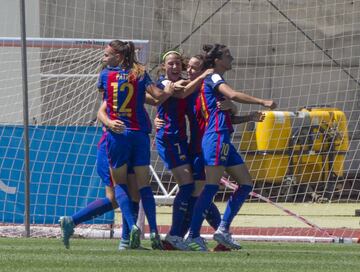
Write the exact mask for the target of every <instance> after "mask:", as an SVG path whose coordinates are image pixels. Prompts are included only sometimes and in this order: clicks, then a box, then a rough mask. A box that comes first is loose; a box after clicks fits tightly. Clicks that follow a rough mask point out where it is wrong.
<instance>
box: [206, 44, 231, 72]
mask: <svg viewBox="0 0 360 272" xmlns="http://www.w3.org/2000/svg"><path fill="white" fill-rule="evenodd" d="M225 48H226V45H224V44H218V43H215V44H214V45H211V44H204V45H203V51H204V68H205V69H207V68H213V67H214V66H215V59H219V58H221V57H222V55H223V54H224V51H225Z"/></svg>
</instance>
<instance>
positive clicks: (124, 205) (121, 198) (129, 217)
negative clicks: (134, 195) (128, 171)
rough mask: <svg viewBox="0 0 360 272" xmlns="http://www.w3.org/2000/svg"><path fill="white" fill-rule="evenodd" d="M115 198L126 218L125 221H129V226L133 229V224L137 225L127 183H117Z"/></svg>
mask: <svg viewBox="0 0 360 272" xmlns="http://www.w3.org/2000/svg"><path fill="white" fill-rule="evenodd" d="M115 199H116V201H117V203H118V205H119V207H120V209H121V212H122V214H123V216H124V218H125V222H126V223H127V225H128V227H129V228H130V229H131V228H132V227H133V225H135V222H134V218H133V208H132V204H131V199H130V197H129V192H128V188H127V185H126V184H117V185H115Z"/></svg>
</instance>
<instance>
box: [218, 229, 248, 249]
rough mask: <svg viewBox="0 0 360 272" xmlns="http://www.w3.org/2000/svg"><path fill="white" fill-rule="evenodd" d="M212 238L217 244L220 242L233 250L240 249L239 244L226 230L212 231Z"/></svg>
mask: <svg viewBox="0 0 360 272" xmlns="http://www.w3.org/2000/svg"><path fill="white" fill-rule="evenodd" d="M214 240H215V241H216V242H218V243H219V244H222V245H223V246H225V247H227V248H230V249H234V250H239V249H241V245H240V244H238V243H237V242H236V241H235V240H234V239H233V238H232V237H231V233H230V232H227V231H221V230H219V229H218V230H217V231H215V233H214Z"/></svg>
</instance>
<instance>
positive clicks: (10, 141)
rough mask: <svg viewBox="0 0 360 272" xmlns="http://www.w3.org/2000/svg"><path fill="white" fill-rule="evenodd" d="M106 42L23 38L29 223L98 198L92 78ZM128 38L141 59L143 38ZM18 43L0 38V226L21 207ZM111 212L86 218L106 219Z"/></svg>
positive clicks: (12, 220)
mask: <svg viewBox="0 0 360 272" xmlns="http://www.w3.org/2000/svg"><path fill="white" fill-rule="evenodd" d="M110 41H111V40H110V39H97V40H96V39H57V38H55V39H50V38H27V47H28V63H29V65H28V68H29V71H28V74H29V115H30V127H29V142H30V173H31V176H30V180H31V186H30V192H31V193H30V223H31V224H34V225H40V226H41V225H54V224H57V220H58V219H59V217H60V216H61V215H71V214H73V213H74V212H76V211H78V210H79V209H81V208H83V207H85V206H86V205H87V203H90V202H91V201H93V200H95V199H97V198H99V197H105V190H104V186H103V185H102V184H101V181H100V178H99V177H98V174H97V172H96V147H97V142H98V141H99V139H100V138H101V134H102V129H101V127H100V126H98V125H97V123H96V112H97V108H98V106H99V105H100V102H101V95H99V94H98V92H97V89H96V82H97V78H98V74H99V72H100V70H99V67H100V65H101V58H102V56H103V50H104V47H105V46H106V44H108V43H109V42H110ZM131 41H133V42H134V44H135V48H136V53H137V55H138V59H139V61H140V62H142V63H144V64H146V62H147V59H148V44H149V42H148V41H147V40H131ZM19 46H20V39H19V38H11V37H0V60H1V62H2V67H3V68H2V69H0V92H1V97H0V116H1V117H0V154H1V155H0V166H1V170H0V224H22V223H23V209H24V205H25V204H24V199H25V197H24V194H25V190H24V182H23V179H24V174H23V172H22V169H23V165H24V150H23V133H24V131H23V126H22V107H21V101H22V99H21V97H22V95H21V58H20V54H19V52H18V51H19V48H18V47H19ZM94 120H95V121H94ZM113 215H114V214H113V213H108V214H106V215H105V216H102V217H99V218H97V219H94V220H92V221H91V223H96V224H110V223H113V218H114V216H113ZM38 233H41V231H39V232H38ZM2 234H3V233H2V232H1V235H2ZM19 235H21V232H19Z"/></svg>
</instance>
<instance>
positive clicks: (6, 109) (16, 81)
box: [0, 0, 40, 124]
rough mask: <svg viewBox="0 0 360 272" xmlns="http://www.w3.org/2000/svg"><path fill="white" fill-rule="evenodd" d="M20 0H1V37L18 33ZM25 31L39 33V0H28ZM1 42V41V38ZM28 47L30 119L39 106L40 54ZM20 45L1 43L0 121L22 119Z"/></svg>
mask: <svg viewBox="0 0 360 272" xmlns="http://www.w3.org/2000/svg"><path fill="white" fill-rule="evenodd" d="M19 2H20V1H18V0H0V7H1V8H0V37H20V35H21V34H20V33H21V30H20V15H19V14H20V4H19ZM25 5H26V32H27V36H28V37H39V36H40V35H39V34H40V27H39V21H40V19H39V0H27V1H25ZM0 43H1V42H0ZM38 52H39V50H38V49H31V48H28V50H27V53H28V54H27V55H28V60H29V62H28V86H29V107H32V108H31V109H30V120H32V117H33V116H34V115H37V114H38V113H39V111H40V108H39V107H38V106H37V105H40V65H39V63H40V54H39V53H38ZM21 66H22V65H21V48H20V47H0V92H1V94H0V123H11V124H13V123H18V124H21V123H22V120H23V118H22V108H23V103H22V100H23V97H22V74H21V73H22V72H21Z"/></svg>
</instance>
